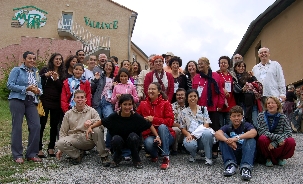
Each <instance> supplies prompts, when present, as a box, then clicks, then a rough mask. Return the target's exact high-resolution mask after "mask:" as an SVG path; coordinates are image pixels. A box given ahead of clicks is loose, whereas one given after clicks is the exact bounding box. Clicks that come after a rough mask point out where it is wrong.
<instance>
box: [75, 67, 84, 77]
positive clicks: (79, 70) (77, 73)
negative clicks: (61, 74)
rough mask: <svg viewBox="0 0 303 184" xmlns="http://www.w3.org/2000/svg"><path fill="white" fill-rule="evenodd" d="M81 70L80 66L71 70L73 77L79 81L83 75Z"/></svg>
mask: <svg viewBox="0 0 303 184" xmlns="http://www.w3.org/2000/svg"><path fill="white" fill-rule="evenodd" d="M83 72H84V71H83V68H82V67H81V66H76V67H75V68H74V70H73V74H74V77H75V78H77V79H80V78H81V76H82V74H83Z"/></svg>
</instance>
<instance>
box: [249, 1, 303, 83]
mask: <svg viewBox="0 0 303 184" xmlns="http://www.w3.org/2000/svg"><path fill="white" fill-rule="evenodd" d="M302 10H303V1H296V2H294V3H293V4H292V5H291V6H289V7H288V8H287V9H286V10H284V11H283V12H282V13H281V14H279V15H278V16H277V17H276V18H274V19H273V20H272V21H271V22H269V23H268V24H267V25H266V26H265V27H264V28H263V30H262V31H261V33H260V34H259V36H258V37H257V39H256V40H255V41H254V43H253V44H252V45H251V47H250V48H249V50H248V51H247V53H246V54H245V55H244V61H245V63H246V64H247V70H251V69H252V67H253V66H254V65H255V64H256V60H257V59H258V58H256V57H255V47H256V46H257V45H258V43H259V42H260V41H261V46H262V47H268V48H269V50H270V54H271V55H270V59H271V60H276V61H278V62H279V63H280V64H281V66H282V68H283V71H284V76H285V80H286V85H287V84H290V83H293V82H296V81H298V80H300V79H302V78H303V72H302V71H303V64H302V59H303V24H302V17H303V11H302Z"/></svg>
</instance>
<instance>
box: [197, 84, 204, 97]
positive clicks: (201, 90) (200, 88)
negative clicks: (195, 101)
mask: <svg viewBox="0 0 303 184" xmlns="http://www.w3.org/2000/svg"><path fill="white" fill-rule="evenodd" d="M203 88H204V87H202V86H198V88H197V91H198V93H199V97H201V96H202V92H203Z"/></svg>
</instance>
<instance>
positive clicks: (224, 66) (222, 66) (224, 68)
mask: <svg viewBox="0 0 303 184" xmlns="http://www.w3.org/2000/svg"><path fill="white" fill-rule="evenodd" d="M219 65H220V71H222V72H225V71H227V69H228V67H229V64H228V61H227V59H220V61H219Z"/></svg>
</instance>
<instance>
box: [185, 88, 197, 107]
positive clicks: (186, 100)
mask: <svg viewBox="0 0 303 184" xmlns="http://www.w3.org/2000/svg"><path fill="white" fill-rule="evenodd" d="M192 92H194V93H196V95H197V97H198V101H199V93H198V91H197V90H196V89H189V90H187V91H186V94H185V107H188V106H189V103H188V96H189V94H191V93H192Z"/></svg>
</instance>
